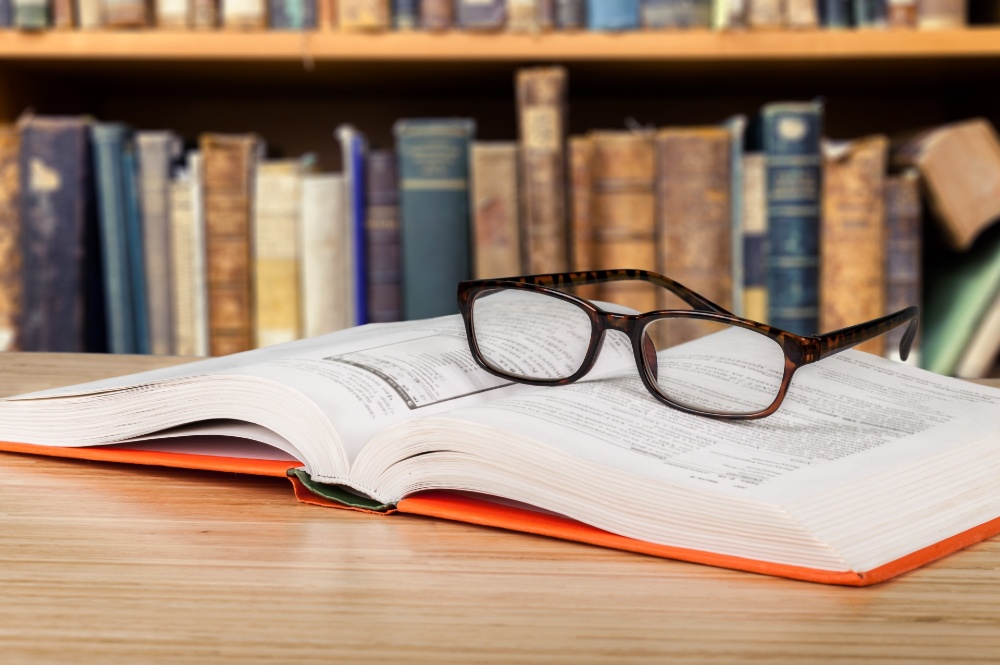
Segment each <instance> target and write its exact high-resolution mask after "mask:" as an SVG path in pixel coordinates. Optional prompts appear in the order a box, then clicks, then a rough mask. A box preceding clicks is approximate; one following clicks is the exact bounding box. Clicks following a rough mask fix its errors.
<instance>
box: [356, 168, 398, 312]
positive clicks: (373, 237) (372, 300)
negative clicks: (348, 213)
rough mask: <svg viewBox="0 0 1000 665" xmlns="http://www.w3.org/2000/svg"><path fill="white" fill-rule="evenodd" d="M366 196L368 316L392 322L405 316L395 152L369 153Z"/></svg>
mask: <svg viewBox="0 0 1000 665" xmlns="http://www.w3.org/2000/svg"><path fill="white" fill-rule="evenodd" d="M367 168H368V173H367V176H366V187H367V191H366V197H365V198H366V200H365V246H366V248H367V250H366V251H367V252H368V261H367V265H368V293H367V294H366V298H367V299H368V318H369V320H371V322H372V323H390V322H392V321H400V320H402V318H403V276H402V265H401V264H402V261H401V257H400V234H401V230H400V220H399V217H400V215H399V175H398V169H397V165H396V153H394V152H393V151H392V150H372V151H371V152H370V153H369V154H368V165H367Z"/></svg>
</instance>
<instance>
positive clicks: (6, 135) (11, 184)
mask: <svg viewBox="0 0 1000 665" xmlns="http://www.w3.org/2000/svg"><path fill="white" fill-rule="evenodd" d="M20 150H21V136H20V133H19V132H18V130H17V127H15V126H13V125H0V351H16V350H17V348H18V344H17V334H18V328H19V321H20V319H21V313H22V312H21V310H22V296H23V286H22V277H21V211H20V192H21V169H20V165H19V158H20Z"/></svg>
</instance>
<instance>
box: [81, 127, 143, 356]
mask: <svg viewBox="0 0 1000 665" xmlns="http://www.w3.org/2000/svg"><path fill="white" fill-rule="evenodd" d="M127 134H128V129H127V128H126V127H125V126H124V125H121V124H119V123H97V124H95V125H92V126H91V128H90V138H91V142H92V145H93V158H94V176H95V181H96V185H97V187H96V191H97V219H98V228H99V229H100V237H101V252H102V257H103V277H104V279H103V282H104V301H105V308H106V314H107V317H106V320H107V333H108V350H109V351H111V353H135V352H136V349H135V333H134V331H133V327H132V326H133V314H132V289H131V286H132V280H131V279H130V271H129V262H128V241H127V237H126V231H125V217H126V206H125V190H124V182H123V178H122V153H123V149H124V145H125V138H126V136H127Z"/></svg>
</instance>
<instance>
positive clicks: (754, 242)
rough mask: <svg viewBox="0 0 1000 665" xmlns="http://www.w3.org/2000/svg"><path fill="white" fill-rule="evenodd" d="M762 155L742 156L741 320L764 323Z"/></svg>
mask: <svg viewBox="0 0 1000 665" xmlns="http://www.w3.org/2000/svg"><path fill="white" fill-rule="evenodd" d="M765 173H766V164H765V158H764V155H763V153H760V152H747V153H745V154H744V155H743V179H742V182H741V187H742V189H743V197H742V210H743V217H742V219H743V227H742V235H743V316H744V317H746V318H748V319H750V320H751V321H759V322H761V323H767V182H766V175H765Z"/></svg>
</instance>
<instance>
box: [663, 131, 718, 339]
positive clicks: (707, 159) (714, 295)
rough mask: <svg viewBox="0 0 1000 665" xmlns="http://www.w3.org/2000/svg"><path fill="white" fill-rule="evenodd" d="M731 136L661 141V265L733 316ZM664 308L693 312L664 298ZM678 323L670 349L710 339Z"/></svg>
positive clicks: (671, 136) (679, 134)
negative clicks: (702, 339)
mask: <svg viewBox="0 0 1000 665" xmlns="http://www.w3.org/2000/svg"><path fill="white" fill-rule="evenodd" d="M731 138H732V137H731V134H730V132H729V130H728V129H727V128H725V127H677V128H667V129H663V130H660V131H659V132H657V135H656V164H657V166H656V170H657V173H656V204H657V220H656V227H657V240H656V243H657V248H658V250H659V251H658V258H657V265H658V266H659V268H660V272H662V273H663V274H664V275H666V276H667V277H670V278H671V279H674V280H676V281H678V282H680V283H681V284H683V285H684V286H686V287H688V288H690V289H693V290H695V291H697V292H698V293H700V294H701V295H703V296H705V297H706V298H708V299H709V300H711V301H712V302H714V303H716V304H718V305H721V306H722V307H724V308H725V309H728V310H730V311H731V310H732V299H733V274H732V265H733V264H732V252H733V243H732V231H733V230H732V204H731V196H732V192H731V188H732V176H731V173H730V172H731V170H732V166H731V160H730V153H731ZM660 307H662V308H664V309H673V308H680V309H690V307H689V306H688V305H685V304H683V303H682V302H681V301H680V300H679V299H677V298H675V297H673V296H671V295H670V294H668V293H666V292H661V295H660ZM705 332H706V330H705V326H704V325H702V324H700V323H699V322H698V321H683V322H678V325H677V326H673V327H672V328H671V331H670V334H671V339H670V340H669V342H668V343H669V344H680V343H682V342H686V341H688V340H691V339H695V338H697V337H700V336H702V335H703V334H705Z"/></svg>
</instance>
